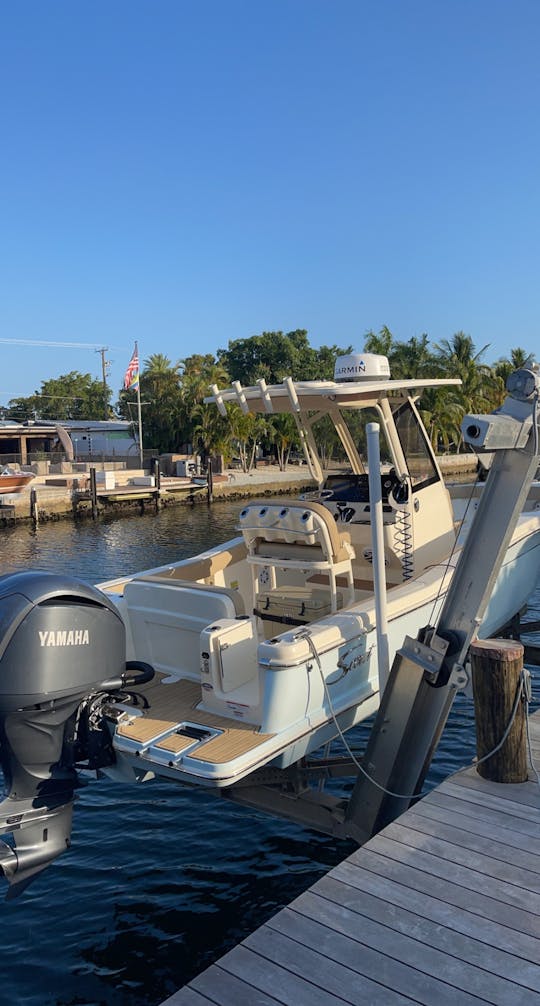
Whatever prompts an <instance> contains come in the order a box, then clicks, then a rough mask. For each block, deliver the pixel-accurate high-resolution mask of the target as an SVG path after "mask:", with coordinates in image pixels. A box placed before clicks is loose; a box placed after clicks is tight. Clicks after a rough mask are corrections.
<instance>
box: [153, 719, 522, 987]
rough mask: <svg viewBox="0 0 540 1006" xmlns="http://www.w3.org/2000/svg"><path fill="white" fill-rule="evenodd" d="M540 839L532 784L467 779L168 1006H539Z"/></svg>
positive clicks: (467, 774)
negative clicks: (486, 1005)
mask: <svg viewBox="0 0 540 1006" xmlns="http://www.w3.org/2000/svg"><path fill="white" fill-rule="evenodd" d="M530 734H531V748H532V757H533V761H534V762H535V764H536V765H537V766H540V712H537V713H535V714H534V716H532V717H531V720H530ZM539 837H540V786H539V785H538V783H537V782H536V781H533V775H532V773H531V772H530V773H529V781H528V782H525V783H521V784H517V785H502V784H498V783H492V782H489V781H487V780H485V779H482V778H481V777H480V776H479V775H478V773H477V772H476V770H475V769H474V768H468V769H464V770H463V771H461V772H459V773H457V774H456V775H454V776H452V777H450V778H449V779H448V780H446V781H445V782H443V783H442V784H441V785H440V786H438V787H437V788H436V789H435V790H433V791H432V792H431V793H430V794H429V795H428V796H426V797H425V798H424V799H422V800H421V801H419V802H418V803H417V804H416V805H415V806H414V807H412V808H411V809H410V810H408V811H406V813H405V814H403V815H402V816H401V817H400V818H398V820H397V821H395V822H394V823H393V824H391V825H389V826H388V827H386V828H385V829H384V830H383V831H381V832H380V833H379V834H378V835H377V836H376V837H375V838H373V839H371V840H370V841H369V842H367V843H366V845H364V846H363V847H362V848H360V849H358V850H357V851H356V852H354V853H353V855H352V856H350V857H349V858H348V859H346V860H345V861H344V862H343V863H341V864H340V865H339V866H337V867H336V868H335V869H333V870H331V872H330V873H329V874H327V876H325V877H323V878H322V879H321V880H319V881H318V883H316V884H315V885H314V886H313V887H312V888H310V889H309V890H308V891H306V893H305V894H302V895H301V896H300V897H299V898H297V899H296V900H295V901H293V902H292V904H291V905H289V907H288V908H285V909H284V910H282V911H281V912H279V913H278V914H277V915H275V916H274V917H273V918H272V919H270V920H269V921H268V922H267V923H266V924H265V925H263V926H261V928H260V929H258V930H257V931H256V932H255V933H253V934H252V935H250V936H248V937H247V938H246V939H245V940H244V941H243V942H242V943H241V944H239V946H237V947H235V948H234V949H233V950H231V951H230V952H229V953H227V954H225V956H224V957H222V958H221V959H220V960H219V961H217V963H216V964H214V965H212V966H211V967H210V968H208V969H207V970H206V971H204V972H203V973H202V974H200V975H198V977H196V978H194V979H193V980H192V981H191V982H189V984H188V985H186V986H185V987H184V988H183V989H181V990H179V991H178V992H176V993H175V994H174V995H172V996H171V997H170V998H168V999H167V1000H166V1002H165V1003H163V1004H162V1006H210V1004H213V1006H255V1004H256V1006H275V1004H276V1003H281V1004H287V1006H342V1004H343V1003H351V1004H369V1006H379V1004H380V1006H405V1004H407V1003H423V1004H425V1006H433V1004H437V1006H446V1004H448V1006H455V1004H456V1003H459V1004H460V1006H469V1004H470V1006H480V1004H483V1003H492V1004H493V1003H496V1004H500V1006H516V1004H518V1003H519V1006H533V1004H534V1006H538V1003H539V1002H540V844H539Z"/></svg>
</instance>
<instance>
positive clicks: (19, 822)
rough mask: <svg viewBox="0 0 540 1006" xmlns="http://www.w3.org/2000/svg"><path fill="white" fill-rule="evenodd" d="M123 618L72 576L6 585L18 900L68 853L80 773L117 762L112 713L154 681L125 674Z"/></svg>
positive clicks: (2, 740)
mask: <svg viewBox="0 0 540 1006" xmlns="http://www.w3.org/2000/svg"><path fill="white" fill-rule="evenodd" d="M125 655H126V643H125V629H124V624H123V622H122V619H121V617H120V614H119V612H118V611H117V609H116V608H115V607H114V605H113V604H112V602H111V601H109V599H108V598H107V597H106V596H105V595H104V594H102V593H101V592H100V591H99V590H97V589H96V588H95V587H91V586H89V585H87V584H85V583H81V582H79V581H77V580H74V579H72V578H71V577H68V576H57V575H55V574H52V573H41V572H28V573H26V572H25V573H15V574H12V575H8V576H0V761H1V765H2V770H3V773H4V782H5V791H6V794H7V796H6V798H5V799H4V800H3V802H2V803H0V834H2V833H5V832H12V833H13V840H14V842H13V845H8V844H6V843H5V842H0V869H1V870H2V871H3V873H4V875H5V876H6V877H7V879H8V881H9V883H10V892H9V894H8V897H13V896H14V895H15V894H17V893H19V892H20V891H21V890H22V889H23V888H24V887H26V885H27V884H28V883H29V881H30V880H31V879H32V878H33V877H34V876H35V874H36V873H38V872H39V871H40V870H42V869H43V868H44V867H45V866H47V865H48V864H49V862H50V861H51V860H52V859H54V858H55V857H56V856H57V855H59V853H61V852H63V851H64V850H65V849H66V848H68V847H69V843H70V835H71V817H72V809H73V794H74V790H75V788H76V787H77V786H78V785H79V783H78V776H77V769H78V768H91V769H98V768H99V767H103V766H105V765H107V764H109V765H110V764H112V763H113V761H114V752H113V750H112V745H111V737H110V732H109V730H108V729H107V725H106V721H105V717H104V709H105V708H106V705H107V704H109V705H110V703H111V701H114V699H116V700H117V701H118V698H119V693H120V692H121V691H122V690H124V689H126V688H129V687H130V686H132V685H137V684H142V683H143V682H144V681H148V680H150V678H151V677H152V676H153V670H152V668H150V667H149V666H148V665H147V664H138V663H135V662H130V663H129V664H127V665H126V660H125Z"/></svg>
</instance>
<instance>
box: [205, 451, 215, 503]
mask: <svg viewBox="0 0 540 1006" xmlns="http://www.w3.org/2000/svg"><path fill="white" fill-rule="evenodd" d="M206 477H207V480H208V503H212V502H213V500H214V475H213V472H212V461H211V459H209V460H208V465H207V468H206Z"/></svg>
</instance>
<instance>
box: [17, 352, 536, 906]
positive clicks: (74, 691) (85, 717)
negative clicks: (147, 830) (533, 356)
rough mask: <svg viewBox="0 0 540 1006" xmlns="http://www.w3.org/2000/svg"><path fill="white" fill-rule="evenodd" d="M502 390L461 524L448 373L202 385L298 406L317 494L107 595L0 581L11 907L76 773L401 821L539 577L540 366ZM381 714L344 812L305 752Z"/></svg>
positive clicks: (61, 581)
mask: <svg viewBox="0 0 540 1006" xmlns="http://www.w3.org/2000/svg"><path fill="white" fill-rule="evenodd" d="M510 380H512V385H511V387H510V384H509V385H508V390H509V397H508V399H507V400H506V402H505V404H504V406H503V407H502V409H501V410H499V413H498V414H497V415H496V416H490V417H482V416H469V417H466V419H465V420H464V426H465V431H466V432H467V434H468V437H467V439H468V442H470V443H473V444H475V445H476V446H477V447H479V448H480V449H482V450H485V451H487V450H495V451H497V450H498V451H499V455H498V457H497V459H496V461H495V463H494V469H493V471H492V473H491V475H490V477H489V478H488V480H487V482H486V485H485V487H484V489H483V490H482V501H481V503H480V505H479V507H478V512H477V515H476V519H475V520H474V521H472V522H470V521H469V520H468V518H467V519H466V521H465V524H464V525H463V526H462V530H461V532H460V534H459V535H458V531H459V527H460V525H459V524H456V523H455V520H454V514H453V511H452V505H451V500H450V495H449V493H448V490H447V488H446V487H445V485H444V482H443V480H442V477H441V473H440V470H439V467H438V465H437V460H436V458H435V456H434V453H433V450H432V448H431V445H430V443H429V440H428V437H427V436H426V432H425V430H424V428H423V426H422V423H421V420H420V416H419V414H418V411H417V409H416V406H415V399H416V398H417V396H418V395H420V394H421V392H422V390H423V389H424V388H426V387H433V386H435V387H437V386H439V385H445V384H455V383H458V382H455V381H413V380H411V381H392V380H391V379H390V375H389V373H388V364H387V361H386V360H385V359H384V358H382V357H369V356H363V357H360V356H357V355H353V356H350V357H346V358H342V359H341V360H338V363H337V367H336V380H335V381H315V382H305V383H303V382H299V383H296V382H293V381H292V380H290V379H286V380H285V381H283V383H282V384H279V385H276V386H273V387H267V386H266V384H265V382H264V381H260V382H259V383H258V385H256V386H255V387H252V388H242V387H241V386H240V384H238V383H236V384H235V385H234V386H233V387H232V388H230V389H228V390H226V391H219V389H218V388H214V389H213V395H212V397H211V401H213V402H215V404H216V405H217V407H218V408H219V409H220V410H222V411H225V412H226V403H227V402H228V401H236V402H238V403H239V405H240V407H241V408H242V409H243V410H244V411H253V412H263V413H271V412H274V411H275V412H285V413H290V414H292V415H293V416H294V418H295V421H296V424H297V427H298V431H299V437H300V440H301V442H302V445H303V447H304V452H305V455H306V459H307V462H308V464H309V467H310V470H311V474H312V475H313V477H314V479H315V480H316V483H317V485H318V489H317V490H316V491H315V492H314V493H310V494H308V496H309V498H305V499H291V500H284V499H280V500H279V501H275V500H270V499H268V500H259V501H257V500H255V501H250V502H249V503H247V504H246V505H245V506H244V507H243V509H242V510H241V512H240V514H239V518H238V525H239V526H238V530H239V534H238V536H237V537H236V538H234V539H233V540H231V541H228V542H226V543H225V544H224V545H222V546H221V547H218V548H213V549H210V550H208V551H207V552H204V553H203V554H202V555H198V556H194V557H193V558H190V559H186V560H184V561H182V562H178V563H175V564H172V565H167V566H161V567H158V568H155V569H149V570H146V571H144V572H141V573H138V574H136V575H133V576H130V577H124V578H121V579H118V580H115V581H110V582H108V583H104V584H101V586H100V587H99V588H96V587H91V586H90V585H88V584H85V583H82V582H81V581H78V580H76V579H73V578H71V577H67V576H55V575H54V574H50V573H43V572H39V571H32V570H28V571H24V572H20V573H15V574H10V575H6V576H3V577H0V616H1V617H0V623H1V625H2V633H1V634H0V762H1V766H2V771H3V774H4V779H5V782H6V793H7V795H6V796H5V799H4V800H3V802H2V803H1V804H0V832H1V833H4V832H6V833H8V832H9V833H11V834H12V840H11V843H10V844H7V843H4V842H2V843H0V869H1V870H2V871H3V873H4V875H5V876H6V878H7V879H8V880H9V883H10V893H9V896H10V897H14V896H16V895H17V894H18V893H19V892H20V891H21V890H24V888H25V886H26V885H27V884H28V883H29V882H30V881H31V880H32V878H33V877H34V876H35V875H36V874H37V873H39V872H40V871H41V870H42V869H43V868H44V867H45V866H47V865H48V863H50V862H51V861H52V860H53V859H54V858H55V857H56V856H57V855H59V854H60V853H62V852H63V851H65V849H66V848H67V847H68V846H69V842H70V832H71V818H72V810H73V800H74V794H75V790H76V789H77V787H78V785H79V784H80V779H79V771H80V770H83V771H87V770H96V771H98V772H104V773H107V774H109V775H111V776H113V777H116V778H119V779H124V780H126V781H130V782H134V781H144V780H145V779H148V778H153V777H154V776H156V775H157V776H164V777H167V778H169V779H174V780H176V781H177V782H179V783H183V784H188V785H191V786H193V785H198V786H205V787H207V788H210V789H212V790H213V791H214V792H215V793H216V794H225V795H227V796H230V797H231V798H232V799H235V800H237V801H239V802H244V803H247V804H249V805H250V806H256V807H259V808H262V809H267V810H270V811H271V812H273V813H276V812H277V813H281V814H284V815H285V816H287V817H291V818H293V819H297V820H300V821H301V822H302V823H303V824H307V825H308V826H315V827H318V828H320V829H321V830H326V831H329V832H330V833H331V834H339V835H342V836H348V837H355V838H357V840H364V838H365V837H369V836H370V835H371V834H373V833H374V832H375V831H376V830H377V828H378V827H380V826H382V822H384V821H388V820H392V819H393V817H395V813H396V807H395V806H393V805H392V802H393V803H394V804H395V803H396V801H397V805H398V811H399V808H400V806H401V805H402V804H403V803H404V802H405V804H406V805H408V802H409V800H410V798H411V796H412V794H413V793H415V792H418V785H419V784H420V785H421V780H422V778H423V773H424V771H425V767H426V765H427V764H428V763H429V757H430V752H431V751H432V749H433V745H434V743H436V740H437V737H438V736H439V731H440V729H442V726H443V724H444V720H445V717H446V716H447V714H448V709H449V708H450V705H451V700H452V697H453V695H454V694H455V691H456V689H457V688H458V687H462V686H463V684H464V683H465V680H466V674H465V672H464V667H463V664H464V662H465V658H466V653H467V649H468V646H469V643H470V640H471V638H472V637H473V635H474V633H475V632H476V631H478V633H479V634H480V635H483V636H489V635H492V634H494V633H496V632H497V631H498V630H500V629H501V628H502V627H504V626H505V625H506V624H507V623H508V622H509V621H510V619H511V618H512V617H513V616H514V615H515V614H516V613H518V612H520V611H521V610H522V608H523V606H524V605H525V604H526V602H527V599H528V597H529V596H530V594H531V593H532V591H533V590H534V587H535V585H536V580H537V573H538V568H539V556H540V551H539V549H540V510H539V509H538V503H537V502H536V501H535V500H532V501H531V502H525V507H523V503H524V501H525V500H526V493H527V490H528V488H529V485H530V483H531V481H532V479H533V477H534V473H535V471H536V467H537V463H538V455H539V449H538V440H539V434H538V402H539V396H540V373H539V372H538V370H537V369H536V368H535V369H531V370H529V369H527V368H524V369H523V370H520V371H516V373H515V374H514V375H512V378H511V379H510V378H509V382H510ZM373 417H376V418H377V419H378V421H379V422H378V424H375V423H373V422H372V419H373ZM366 421H367V433H368V438H369V449H368V454H369V458H370V469H371V470H370V471H366V466H365V457H364V455H363V449H364V444H365V440H364V426H365V423H366ZM329 424H332V425H333V428H334V429H335V431H337V434H338V436H339V439H340V441H341V444H342V445H343V449H344V453H345V456H346V458H347V468H345V466H344V465H341V466H340V467H339V469H338V470H336V471H333V472H329V473H328V474H327V475H325V474H324V473H323V469H322V464H321V458H320V455H319V452H318V450H317V443H322V442H323V440H324V437H325V436H326V435H327V432H328V426H329ZM378 428H382V430H383V432H384V437H383V443H382V448H381V447H380V446H379V444H378V442H377V444H376V445H375V446H374V443H375V440H376V437H375V434H376V432H377V429H378ZM380 450H382V457H383V464H382V466H380V465H379V463H378V457H379V452H380ZM462 540H464V544H462ZM460 553H461V555H462V561H460ZM439 613H440V617H439ZM426 627H428V628H426ZM394 657H395V659H394ZM126 658H127V659H126ZM390 663H392V669H391V673H390V676H389V678H388V681H386V678H387V673H388V668H389V666H390ZM379 706H380V709H379ZM375 711H378V715H377V716H376V718H375V723H374V725H373V728H372V731H371V735H370V741H369V743H368V749H367V751H366V756H365V760H366V763H367V770H369V771H364V770H363V773H359V774H358V777H357V780H356V783H355V788H354V791H353V796H352V798H351V801H349V804H350V806H349V807H348V809H347V813H346V814H345V816H344V813H343V807H342V805H341V803H342V802H341V801H340V800H338V799H336V798H334V802H333V803H332V800H331V796H330V795H328V794H324V793H322V792H321V793H319V792H317V793H315V791H314V790H313V788H312V785H311V783H312V781H313V780H314V779H315V780H317V779H318V780H319V782H322V781H323V780H324V778H326V773H327V772H328V771H330V769H331V766H330V763H329V761H327V760H326V759H325V758H322V759H308V760H307V761H305V760H304V756H306V755H309V754H310V753H311V752H314V751H315V750H316V749H318V748H320V747H321V745H324V744H325V743H326V742H327V741H330V740H331V739H332V738H333V737H335V736H336V735H337V734H340V735H342V736H343V735H344V731H346V730H349V729H350V728H351V727H353V726H354V725H355V724H356V723H359V722H360V721H362V720H364V719H365V718H366V717H368V716H369V715H370V714H371V713H373V712H375ZM349 754H350V755H351V757H350V759H349V761H350V764H351V765H352V764H354V765H355V767H357V766H358V762H357V761H355V760H353V757H352V752H350V751H349ZM338 760H339V759H338ZM372 762H373V764H375V765H376V769H377V778H374V777H373V776H372V774H371V771H372ZM298 763H300V764H298ZM339 770H340V771H342V770H344V768H343V765H340V766H339ZM383 779H384V780H385V781H386V785H385V784H384V782H382V781H381V780H383ZM394 779H395V780H396V782H394ZM396 787H397V788H396ZM384 801H386V802H384Z"/></svg>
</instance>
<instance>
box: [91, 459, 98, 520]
mask: <svg viewBox="0 0 540 1006" xmlns="http://www.w3.org/2000/svg"><path fill="white" fill-rule="evenodd" d="M90 499H91V501H92V517H93V519H94V520H95V519H96V517H97V485H96V469H95V468H91V469H90Z"/></svg>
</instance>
